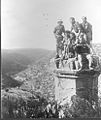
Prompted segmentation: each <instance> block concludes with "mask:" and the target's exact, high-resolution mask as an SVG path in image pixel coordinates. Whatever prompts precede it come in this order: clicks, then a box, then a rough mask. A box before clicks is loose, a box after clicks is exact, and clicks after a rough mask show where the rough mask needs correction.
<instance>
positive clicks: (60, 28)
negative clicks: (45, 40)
mask: <svg viewBox="0 0 101 120" xmlns="http://www.w3.org/2000/svg"><path fill="white" fill-rule="evenodd" d="M57 24H58V25H57V26H56V27H55V28H54V31H53V32H54V35H55V38H56V56H57V55H59V52H60V54H61V55H62V50H63V48H64V46H63V34H65V27H64V25H63V21H62V20H61V19H59V20H58V22H57Z"/></svg>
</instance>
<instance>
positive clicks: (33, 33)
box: [1, 0, 101, 49]
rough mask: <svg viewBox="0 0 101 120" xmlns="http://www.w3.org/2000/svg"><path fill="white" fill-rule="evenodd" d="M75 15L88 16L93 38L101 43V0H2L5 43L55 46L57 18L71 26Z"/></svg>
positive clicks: (6, 46) (35, 46)
mask: <svg viewBox="0 0 101 120" xmlns="http://www.w3.org/2000/svg"><path fill="white" fill-rule="evenodd" d="M71 16H73V17H75V18H76V20H77V21H79V22H81V17H82V16H87V18H88V21H89V22H90V23H91V24H92V25H93V42H94V43H97V42H98V43H101V40H100V39H101V33H100V31H101V0H2V1H1V17H2V18H1V39H2V40H1V47H2V48H10V49H11V48H45V49H55V44H56V40H55V38H54V34H53V30H54V27H55V26H56V24H57V19H59V18H62V19H63V21H64V25H65V28H66V29H70V23H69V18H70V17H71Z"/></svg>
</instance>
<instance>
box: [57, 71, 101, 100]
mask: <svg viewBox="0 0 101 120" xmlns="http://www.w3.org/2000/svg"><path fill="white" fill-rule="evenodd" d="M98 76H99V74H98V72H97V71H94V70H86V71H65V70H61V69H58V70H56V71H55V100H57V101H58V102H60V101H63V100H65V99H66V98H68V99H70V98H71V96H72V95H75V94H77V95H78V96H80V97H81V98H85V99H87V100H88V101H89V102H91V101H92V100H94V101H95V102H97V101H98Z"/></svg>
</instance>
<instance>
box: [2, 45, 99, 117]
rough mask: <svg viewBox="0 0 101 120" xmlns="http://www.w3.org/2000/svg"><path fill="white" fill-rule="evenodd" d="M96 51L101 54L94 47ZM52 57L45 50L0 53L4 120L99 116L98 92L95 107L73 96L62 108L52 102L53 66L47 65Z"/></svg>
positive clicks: (51, 53) (51, 52) (52, 52)
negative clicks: (13, 119) (9, 119)
mask: <svg viewBox="0 0 101 120" xmlns="http://www.w3.org/2000/svg"><path fill="white" fill-rule="evenodd" d="M95 50H96V51H98V52H99V54H101V53H100V52H101V50H100V47H99V49H98V47H97V45H96V46H95ZM16 55H17V56H16ZM53 56H54V51H47V50H35V51H34V50H15V51H9V52H7V51H6V52H4V53H3V54H2V91H1V93H2V94H1V99H2V117H3V118H78V117H80V118H81V117H82V118H85V117H101V93H100V92H101V90H100V89H99V100H98V106H97V105H96V104H91V103H89V102H88V101H87V100H85V99H81V98H79V97H78V96H72V98H71V101H70V103H69V102H67V103H66V104H65V105H60V104H58V103H57V102H56V101H55V100H54V87H55V86H54V75H53V73H52V69H54V65H53V64H50V62H49V61H50V59H51V58H53ZM51 68H52V69H51ZM100 79H101V77H100V78H99V86H98V87H99V88H101V82H100Z"/></svg>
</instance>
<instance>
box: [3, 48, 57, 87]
mask: <svg viewBox="0 0 101 120" xmlns="http://www.w3.org/2000/svg"><path fill="white" fill-rule="evenodd" d="M54 55H55V52H54V51H49V50H44V49H14V50H2V51H1V71H2V83H3V84H2V87H3V88H6V87H14V86H15V87H16V86H19V85H20V83H19V82H20V81H16V80H15V79H14V78H12V77H11V76H12V75H13V76H14V75H15V74H18V73H20V72H22V71H24V70H25V69H27V68H28V67H29V66H32V65H34V64H39V65H40V63H43V64H44V63H48V62H49V60H50V59H51V58H52V57H54Z"/></svg>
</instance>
